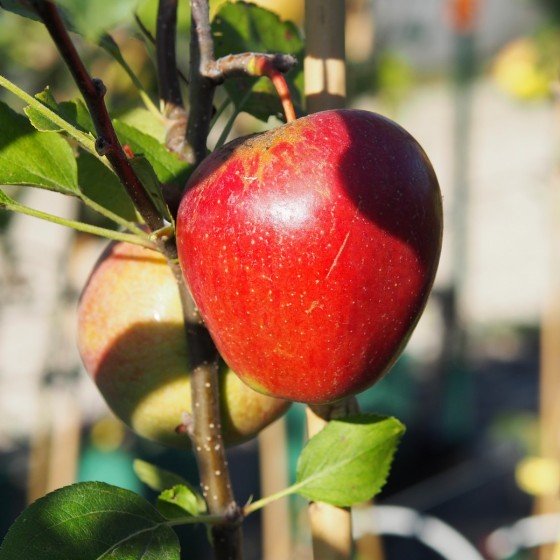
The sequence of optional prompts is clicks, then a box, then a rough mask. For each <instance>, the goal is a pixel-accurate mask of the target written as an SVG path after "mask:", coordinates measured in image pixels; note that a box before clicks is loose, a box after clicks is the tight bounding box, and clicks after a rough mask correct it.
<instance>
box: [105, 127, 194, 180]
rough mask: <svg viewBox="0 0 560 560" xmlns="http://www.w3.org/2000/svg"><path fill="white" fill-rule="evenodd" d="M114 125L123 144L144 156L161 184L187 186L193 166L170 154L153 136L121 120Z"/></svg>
mask: <svg viewBox="0 0 560 560" xmlns="http://www.w3.org/2000/svg"><path fill="white" fill-rule="evenodd" d="M113 125H114V127H115V130H116V132H117V135H118V137H119V140H120V142H121V143H122V144H128V146H129V147H130V149H131V150H132V151H133V152H134V153H135V154H136V155H143V156H144V157H145V158H146V159H147V160H148V161H149V162H150V164H151V166H152V167H153V169H154V171H155V173H156V175H157V178H158V179H159V181H160V182H161V183H175V184H177V185H180V186H181V187H182V186H183V185H184V184H185V182H186V180H187V177H188V175H189V173H190V170H191V167H192V166H191V165H189V164H188V163H186V162H185V161H182V160H180V159H179V158H178V157H177V156H176V155H175V154H173V153H171V152H169V151H168V150H167V148H166V147H165V146H163V145H162V144H160V143H159V142H158V141H157V140H156V139H155V138H154V137H153V136H150V135H149V134H146V133H144V132H142V131H140V130H138V129H137V128H134V127H133V126H130V125H128V124H125V123H124V122H122V121H121V120H115V121H113Z"/></svg>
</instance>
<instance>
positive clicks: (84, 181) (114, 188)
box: [77, 150, 138, 222]
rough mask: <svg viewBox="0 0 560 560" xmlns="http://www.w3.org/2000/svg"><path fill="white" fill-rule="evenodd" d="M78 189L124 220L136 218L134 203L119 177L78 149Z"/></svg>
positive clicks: (90, 155) (93, 157) (87, 153)
mask: <svg viewBox="0 0 560 560" xmlns="http://www.w3.org/2000/svg"><path fill="white" fill-rule="evenodd" d="M77 163H78V184H79V186H80V191H81V192H82V193H83V194H84V195H85V196H87V197H88V198H90V199H91V200H93V201H94V202H97V204H99V205H101V206H103V207H104V208H107V209H108V210H110V211H111V212H113V213H115V214H117V215H118V216H120V217H121V218H124V219H125V220H128V221H132V222H135V221H137V220H138V217H137V215H136V210H135V208H134V204H133V203H132V201H131V200H130V197H129V196H128V194H127V193H126V190H125V188H124V187H123V185H122V183H121V182H120V180H119V178H118V177H117V176H116V175H115V174H114V173H113V172H112V171H111V170H110V169H109V168H108V167H107V166H105V165H103V163H101V161H99V160H98V159H97V158H96V157H95V156H93V155H92V154H90V153H89V152H84V151H81V150H80V153H79V155H78V159H77Z"/></svg>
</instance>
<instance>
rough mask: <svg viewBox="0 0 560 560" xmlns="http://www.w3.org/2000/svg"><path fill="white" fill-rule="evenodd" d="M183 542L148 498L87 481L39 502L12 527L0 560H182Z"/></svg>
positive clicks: (49, 495)
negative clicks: (105, 559)
mask: <svg viewBox="0 0 560 560" xmlns="http://www.w3.org/2000/svg"><path fill="white" fill-rule="evenodd" d="M179 556H180V552H179V542H178V539H177V536H176V535H175V533H174V532H173V530H172V529H171V528H170V527H169V526H168V525H167V524H166V520H165V518H164V517H163V516H162V515H161V514H160V513H158V511H157V510H156V509H155V508H154V507H153V506H152V505H151V504H149V503H148V502H147V501H146V500H145V499H144V498H142V497H141V496H139V495H138V494H135V493H134V492H130V491H129V490H124V489H122V488H117V487H116V486H110V485H109V484H104V483H101V482H85V483H81V484H74V485H73V486H66V487H65V488H62V489H60V490H56V491H55V492H52V493H51V494H48V495H47V496H45V497H44V498H41V499H40V500H37V501H36V502H35V503H33V504H32V505H31V506H30V507H29V508H27V509H26V510H25V511H24V512H23V513H22V514H21V515H20V516H19V517H18V519H17V520H16V521H15V523H14V524H13V525H12V527H11V528H10V530H9V531H8V534H7V535H6V538H5V539H4V542H3V543H2V546H1V548H0V560H22V559H27V558H33V560H78V559H79V560H99V559H101V558H107V559H108V558H111V559H114V560H133V559H139V558H142V560H179Z"/></svg>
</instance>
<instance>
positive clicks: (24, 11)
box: [0, 0, 39, 20]
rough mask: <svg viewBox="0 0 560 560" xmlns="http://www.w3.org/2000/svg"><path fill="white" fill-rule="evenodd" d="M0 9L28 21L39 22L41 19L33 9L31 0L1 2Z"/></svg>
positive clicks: (5, 0) (0, 0)
mask: <svg viewBox="0 0 560 560" xmlns="http://www.w3.org/2000/svg"><path fill="white" fill-rule="evenodd" d="M0 7H2V8H4V10H7V11H8V12H13V13H14V14H18V15H19V16H23V17H26V18H28V19H34V20H38V19H39V17H38V16H37V14H36V13H35V10H34V9H33V8H32V7H31V2H29V0H0Z"/></svg>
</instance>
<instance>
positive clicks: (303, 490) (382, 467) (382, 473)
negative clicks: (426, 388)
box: [294, 415, 404, 507]
mask: <svg viewBox="0 0 560 560" xmlns="http://www.w3.org/2000/svg"><path fill="white" fill-rule="evenodd" d="M403 433H404V426H403V424H401V422H399V421H398V420H397V419H395V418H385V417H382V416H374V415H358V416H354V417H348V418H345V419H344V420H331V421H330V422H329V423H328V424H327V426H325V428H324V429H323V430H321V431H320V432H319V433H318V434H317V435H316V436H314V437H313V438H311V439H310V440H309V442H308V443H307V445H306V446H305V447H304V449H303V451H302V453H301V455H300V458H299V461H298V466H297V475H296V484H295V485H294V486H295V488H296V491H297V492H298V494H301V495H302V496H304V497H306V498H307V499H308V500H314V501H320V502H326V503H329V504H332V505H335V506H340V507H346V506H351V505H353V504H357V503H360V502H364V501H366V500H369V499H370V498H371V497H372V496H374V495H375V494H377V493H378V492H379V490H380V489H381V488H382V487H383V485H384V484H385V481H386V479H387V476H388V474H389V469H390V466H391V462H392V460H393V456H394V454H395V451H396V449H397V445H398V443H399V440H400V438H401V436H402V434H403Z"/></svg>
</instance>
